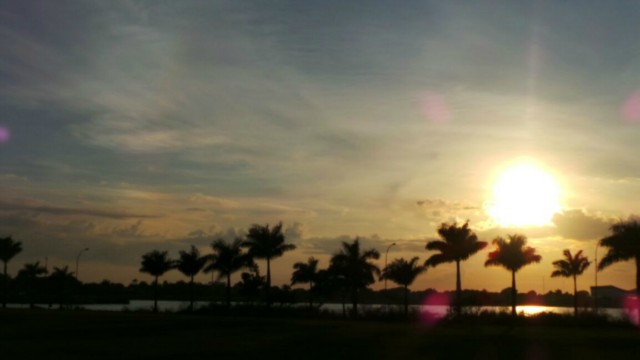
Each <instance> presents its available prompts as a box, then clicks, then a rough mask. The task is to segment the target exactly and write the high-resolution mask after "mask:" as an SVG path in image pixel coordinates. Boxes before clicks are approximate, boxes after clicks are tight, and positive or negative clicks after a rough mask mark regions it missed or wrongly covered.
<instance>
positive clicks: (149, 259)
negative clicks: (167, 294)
mask: <svg viewBox="0 0 640 360" xmlns="http://www.w3.org/2000/svg"><path fill="white" fill-rule="evenodd" d="M141 265H142V266H141V267H140V272H141V273H147V274H149V275H151V276H153V277H154V281H153V312H158V277H160V276H162V275H164V273H166V272H167V271H169V270H171V269H173V268H174V261H173V260H171V259H169V256H168V253H167V252H166V251H158V250H153V251H151V252H148V253H146V254H144V255H142V262H141Z"/></svg>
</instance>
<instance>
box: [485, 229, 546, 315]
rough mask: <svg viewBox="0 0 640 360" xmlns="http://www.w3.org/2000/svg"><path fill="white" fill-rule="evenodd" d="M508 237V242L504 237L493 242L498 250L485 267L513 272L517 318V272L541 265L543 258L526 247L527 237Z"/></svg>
mask: <svg viewBox="0 0 640 360" xmlns="http://www.w3.org/2000/svg"><path fill="white" fill-rule="evenodd" d="M507 237H508V239H509V241H508V242H507V241H506V240H505V239H504V238H502V237H497V238H495V239H494V240H493V245H495V246H496V249H495V250H494V251H492V252H490V253H489V255H488V256H487V261H485V263H484V266H502V267H504V268H505V269H507V270H509V271H511V315H513V316H516V301H517V296H518V291H517V290H516V272H518V270H520V269H521V268H522V267H524V266H525V265H528V264H531V263H534V262H535V263H539V262H540V260H541V259H542V257H541V256H540V255H538V254H536V249H534V248H532V247H530V246H526V245H527V237H526V236H524V235H520V234H513V235H507Z"/></svg>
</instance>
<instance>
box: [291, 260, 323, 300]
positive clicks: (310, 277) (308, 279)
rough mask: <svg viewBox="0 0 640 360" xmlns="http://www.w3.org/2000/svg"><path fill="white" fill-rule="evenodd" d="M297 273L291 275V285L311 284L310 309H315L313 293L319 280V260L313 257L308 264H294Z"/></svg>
mask: <svg viewBox="0 0 640 360" xmlns="http://www.w3.org/2000/svg"><path fill="white" fill-rule="evenodd" d="M293 268H294V269H295V271H294V272H293V274H291V285H295V284H309V307H310V308H312V307H313V292H314V291H315V286H316V283H317V280H318V260H317V259H316V258H314V257H313V256H312V257H310V258H309V260H307V262H306V263H303V262H297V263H295V264H293Z"/></svg>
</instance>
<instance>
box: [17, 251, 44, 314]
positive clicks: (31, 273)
mask: <svg viewBox="0 0 640 360" xmlns="http://www.w3.org/2000/svg"><path fill="white" fill-rule="evenodd" d="M47 273H49V271H48V270H47V268H46V267H44V266H41V265H40V261H36V262H34V263H26V264H24V265H23V267H22V269H20V271H18V275H17V276H16V280H19V281H23V282H24V283H25V285H26V287H27V289H28V294H29V306H30V307H34V303H35V301H34V297H35V293H36V292H37V290H36V289H37V288H38V287H39V285H40V284H39V281H40V280H41V279H40V275H45V274H47Z"/></svg>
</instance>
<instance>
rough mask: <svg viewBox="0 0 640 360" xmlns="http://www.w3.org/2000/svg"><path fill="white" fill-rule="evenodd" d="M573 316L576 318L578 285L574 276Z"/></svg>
mask: <svg viewBox="0 0 640 360" xmlns="http://www.w3.org/2000/svg"><path fill="white" fill-rule="evenodd" d="M573 316H575V317H578V285H577V280H576V275H573Z"/></svg>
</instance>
